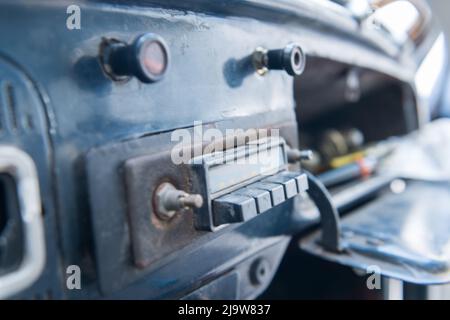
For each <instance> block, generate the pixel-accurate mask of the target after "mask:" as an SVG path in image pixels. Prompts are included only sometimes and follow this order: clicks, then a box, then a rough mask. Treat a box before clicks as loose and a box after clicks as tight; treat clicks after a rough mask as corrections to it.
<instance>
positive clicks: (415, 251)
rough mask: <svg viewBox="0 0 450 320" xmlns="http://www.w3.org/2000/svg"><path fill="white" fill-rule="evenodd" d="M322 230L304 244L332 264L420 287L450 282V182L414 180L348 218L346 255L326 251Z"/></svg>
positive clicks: (344, 232) (344, 230) (344, 228)
mask: <svg viewBox="0 0 450 320" xmlns="http://www.w3.org/2000/svg"><path fill="white" fill-rule="evenodd" d="M319 236H320V232H315V233H313V234H312V235H310V236H308V237H307V238H305V239H303V240H301V241H300V246H301V248H302V249H303V250H305V251H307V252H309V253H311V254H313V255H318V256H321V257H323V258H325V259H327V260H330V261H333V262H336V263H339V264H343V265H347V266H350V267H353V268H357V269H364V270H366V269H367V268H368V267H369V266H377V267H378V268H379V270H380V273H381V274H382V275H385V276H388V277H392V278H396V279H400V280H403V281H406V282H411V283H416V284H426V285H428V284H443V283H447V282H450V183H446V182H423V181H409V182H408V183H407V187H406V189H405V191H404V192H403V193H401V194H394V193H390V194H388V195H385V196H383V197H381V198H380V199H379V200H376V201H374V202H372V203H369V204H367V205H365V206H363V207H362V208H360V209H358V210H356V211H354V212H353V213H351V214H350V215H348V216H346V217H344V218H343V219H342V235H341V241H342V245H343V247H344V252H343V253H340V254H335V253H331V252H328V251H325V250H324V249H323V248H322V247H321V245H320V244H319V243H318V240H319Z"/></svg>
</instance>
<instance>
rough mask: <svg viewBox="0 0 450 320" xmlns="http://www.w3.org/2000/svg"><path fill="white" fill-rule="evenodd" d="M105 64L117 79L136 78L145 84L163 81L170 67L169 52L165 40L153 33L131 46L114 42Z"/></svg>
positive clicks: (139, 38)
mask: <svg viewBox="0 0 450 320" xmlns="http://www.w3.org/2000/svg"><path fill="white" fill-rule="evenodd" d="M108 49H109V50H107V53H106V55H107V57H105V60H106V61H105V63H106V64H107V66H108V68H107V69H109V70H110V73H112V75H113V76H114V77H115V78H120V77H124V76H135V77H136V78H138V79H139V80H140V81H142V82H144V83H151V82H156V81H159V80H161V79H162V78H163V77H164V75H165V73H166V71H167V68H168V65H169V50H168V48H167V45H166V44H165V42H164V40H163V39H162V38H161V37H160V36H158V35H156V34H153V33H146V34H143V35H140V36H139V37H137V38H136V39H135V40H134V41H133V42H132V43H131V44H125V43H120V42H113V43H111V45H110V46H109V48H108Z"/></svg>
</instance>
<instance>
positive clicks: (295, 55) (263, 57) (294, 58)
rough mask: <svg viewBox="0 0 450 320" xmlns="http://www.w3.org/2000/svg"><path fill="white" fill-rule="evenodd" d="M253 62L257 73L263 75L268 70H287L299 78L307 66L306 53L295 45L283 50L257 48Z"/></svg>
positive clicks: (292, 44)
mask: <svg viewBox="0 0 450 320" xmlns="http://www.w3.org/2000/svg"><path fill="white" fill-rule="evenodd" d="M252 60H253V61H252V62H253V66H254V67H255V69H256V72H258V73H259V74H261V75H263V74H265V73H266V72H267V70H285V71H286V72H287V73H288V74H289V75H291V76H298V75H300V74H302V73H303V71H304V70H305V64H306V56H305V53H304V52H303V50H302V48H301V47H300V46H299V45H298V44H295V43H290V44H288V45H287V46H286V47H284V48H283V49H275V50H266V49H263V48H257V49H256V50H255V52H254V53H253V59H252Z"/></svg>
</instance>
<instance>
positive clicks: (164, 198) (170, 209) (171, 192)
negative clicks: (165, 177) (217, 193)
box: [155, 182, 203, 220]
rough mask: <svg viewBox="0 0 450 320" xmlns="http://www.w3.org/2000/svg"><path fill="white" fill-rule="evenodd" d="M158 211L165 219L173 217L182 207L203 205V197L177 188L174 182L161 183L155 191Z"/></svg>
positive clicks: (195, 207) (194, 207)
mask: <svg viewBox="0 0 450 320" xmlns="http://www.w3.org/2000/svg"><path fill="white" fill-rule="evenodd" d="M155 201H156V213H157V215H158V216H159V217H160V218H161V219H163V220H169V219H171V218H172V217H173V216H174V215H175V214H176V212H177V211H179V210H181V209H198V208H201V207H202V205H203V197H202V196H201V195H199V194H189V193H186V192H184V191H182V190H178V189H176V188H175V187H174V186H173V185H172V184H170V183H168V182H165V183H163V184H161V185H160V186H159V187H158V188H157V189H156V193H155Z"/></svg>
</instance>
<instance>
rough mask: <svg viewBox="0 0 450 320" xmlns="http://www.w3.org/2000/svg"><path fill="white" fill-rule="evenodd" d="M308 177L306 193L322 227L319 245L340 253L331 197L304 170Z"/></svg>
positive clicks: (336, 213) (313, 177)
mask: <svg viewBox="0 0 450 320" xmlns="http://www.w3.org/2000/svg"><path fill="white" fill-rule="evenodd" d="M304 173H305V174H306V176H307V177H308V185H309V188H308V190H307V193H308V195H309V197H310V198H311V200H312V201H313V202H314V204H315V205H316V206H317V209H318V210H319V213H320V223H321V227H322V239H321V245H322V246H323V247H324V248H325V249H326V250H328V251H332V252H342V248H341V244H340V223H339V214H338V211H337V209H336V207H335V206H334V204H333V201H332V199H331V195H330V193H329V192H328V190H327V189H326V188H325V186H324V185H323V184H322V182H320V180H319V179H317V178H316V177H315V176H314V175H313V174H311V173H310V172H308V171H306V170H304Z"/></svg>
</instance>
